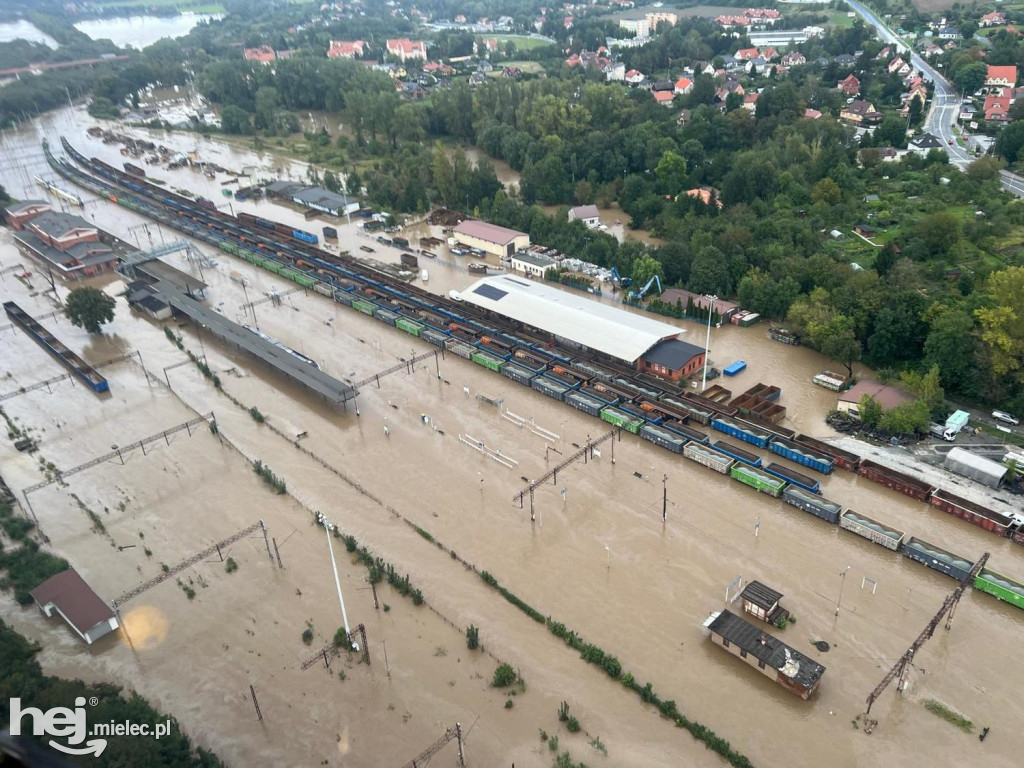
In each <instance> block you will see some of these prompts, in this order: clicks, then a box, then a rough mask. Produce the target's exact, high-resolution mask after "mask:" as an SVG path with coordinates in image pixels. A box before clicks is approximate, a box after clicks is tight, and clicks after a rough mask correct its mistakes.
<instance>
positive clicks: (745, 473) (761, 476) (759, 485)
mask: <svg viewBox="0 0 1024 768" xmlns="http://www.w3.org/2000/svg"><path fill="white" fill-rule="evenodd" d="M729 476H730V477H731V478H732V479H733V480H739V481H740V482H741V483H743V484H744V485H749V486H750V487H751V488H753V489H755V490H757V491H760V492H761V493H767V494H768V495H769V496H774V497H775V498H778V497H779V496H781V495H782V489H783V488H785V487H786V483H785V482H784V481H782V480H780V479H778V478H777V477H772V476H771V475H769V474H767V473H765V472H758V471H757V470H756V469H752V468H751V467H747V466H744V465H743V464H733V465H732V468H731V469H730V470H729Z"/></svg>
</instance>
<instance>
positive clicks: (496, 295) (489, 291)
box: [473, 284, 508, 301]
mask: <svg viewBox="0 0 1024 768" xmlns="http://www.w3.org/2000/svg"><path fill="white" fill-rule="evenodd" d="M473 293H479V294H480V295H481V296H483V297H484V298H485V299H493V300H494V301H498V300H499V299H501V298H503V297H505V296H508V291H503V290H501V288H495V287H494V286H493V285H486V284H484V285H478V286H477V287H476V288H474V289H473Z"/></svg>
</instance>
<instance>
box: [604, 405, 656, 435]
mask: <svg viewBox="0 0 1024 768" xmlns="http://www.w3.org/2000/svg"><path fill="white" fill-rule="evenodd" d="M601 420H602V421H607V422H608V423H609V424H614V425H615V426H616V427H622V428H623V429H625V430H628V431H630V432H632V433H633V434H634V435H635V434H637V433H638V432H639V431H640V427H641V426H643V425H644V423H645V422H644V420H643V419H637V418H634V417H632V416H630V415H629V414H628V413H623V412H622V411H620V410H619V409H617V408H612V407H611V406H608V407H607V408H602V409H601Z"/></svg>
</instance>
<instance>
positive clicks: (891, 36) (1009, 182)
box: [846, 0, 1024, 197]
mask: <svg viewBox="0 0 1024 768" xmlns="http://www.w3.org/2000/svg"><path fill="white" fill-rule="evenodd" d="M846 3H847V5H849V6H850V8H851V9H853V10H854V11H855V12H856V13H858V14H859V15H860V17H861V18H862V19H864V21H865V22H866V23H867V24H869V25H871V26H872V27H874V28H875V32H876V33H877V34H878V37H879V38H880V39H881V40H883V41H884V42H885V43H887V44H889V45H898V46H900V47H901V48H903V49H909V50H910V65H911V66H912V67H913V68H914V69H915V70H916V71H919V72H924V76H925V78H926V79H927V80H930V81H931V82H932V84H933V85H934V86H935V93H934V95H933V96H932V103H931V107H930V108H929V110H928V115H927V116H926V117H925V122H924V128H925V130H926V131H927V132H928V133H930V134H932V135H933V136H935V137H937V138H938V139H939V140H940V141H942V142H944V143H945V144H946V152H947V153H948V154H949V161H950V162H951V163H952V164H953V165H955V166H957V167H958V168H960V169H963V168H966V167H967V165H968V164H970V163H971V161H972V160H974V156H973V155H971V154H970V153H969V152H968V151H967V150H966V149H965V148H964V147H961V146H960V145H959V144H957V141H956V140H957V135H956V134H955V133H954V132H953V125H954V124H955V123H956V118H957V115H958V114H959V112H960V96H959V94H957V92H956V89H955V88H954V87H953V86H952V84H951V83H950V82H949V81H948V80H947V79H946V78H945V77H943V76H942V75H941V74H940V73H939V71H938V70H937V69H935V67H933V66H932V65H931V64H929V63H928V62H927V61H925V60H924V59H923V58H921V57H920V56H918V55H917V53H915V52H914V50H913V48H910V46H908V45H907V43H906V42H904V41H903V40H902V39H901V38H899V37H897V35H896V33H895V32H893V31H892V30H891V29H889V27H888V26H886V24H885V22H883V21H882V20H881V19H880V18H878V16H876V15H875V12H874V11H872V10H871V9H870V8H868V7H866V6H865V5H863V4H862V3H859V2H857V0H846ZM999 176H1000V178H1001V180H1002V182H1003V189H1005V190H1006V191H1007V192H1010V193H1011V194H1013V195H1016V196H1017V197H1024V178H1022V177H1020V176H1018V175H1016V174H1013V173H1010V172H1009V171H1002V172H1001V173H1000V174H999Z"/></svg>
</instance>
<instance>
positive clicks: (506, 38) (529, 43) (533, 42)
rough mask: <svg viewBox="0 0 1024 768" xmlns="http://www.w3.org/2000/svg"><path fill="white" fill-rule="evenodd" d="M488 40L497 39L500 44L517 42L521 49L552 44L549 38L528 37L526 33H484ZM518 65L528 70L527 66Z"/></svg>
mask: <svg viewBox="0 0 1024 768" xmlns="http://www.w3.org/2000/svg"><path fill="white" fill-rule="evenodd" d="M484 37H486V38H487V39H488V40H497V41H498V45H505V43H515V44H516V48H518V49H519V50H520V51H532V50H533V49H534V48H543V47H544V46H545V45H552V43H549V42H548V41H547V40H538V39H537V38H535V37H527V36H526V35H484ZM516 66H517V67H519V68H520V69H522V70H523V72H525V71H526V67H523V66H521V65H519V64H516Z"/></svg>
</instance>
